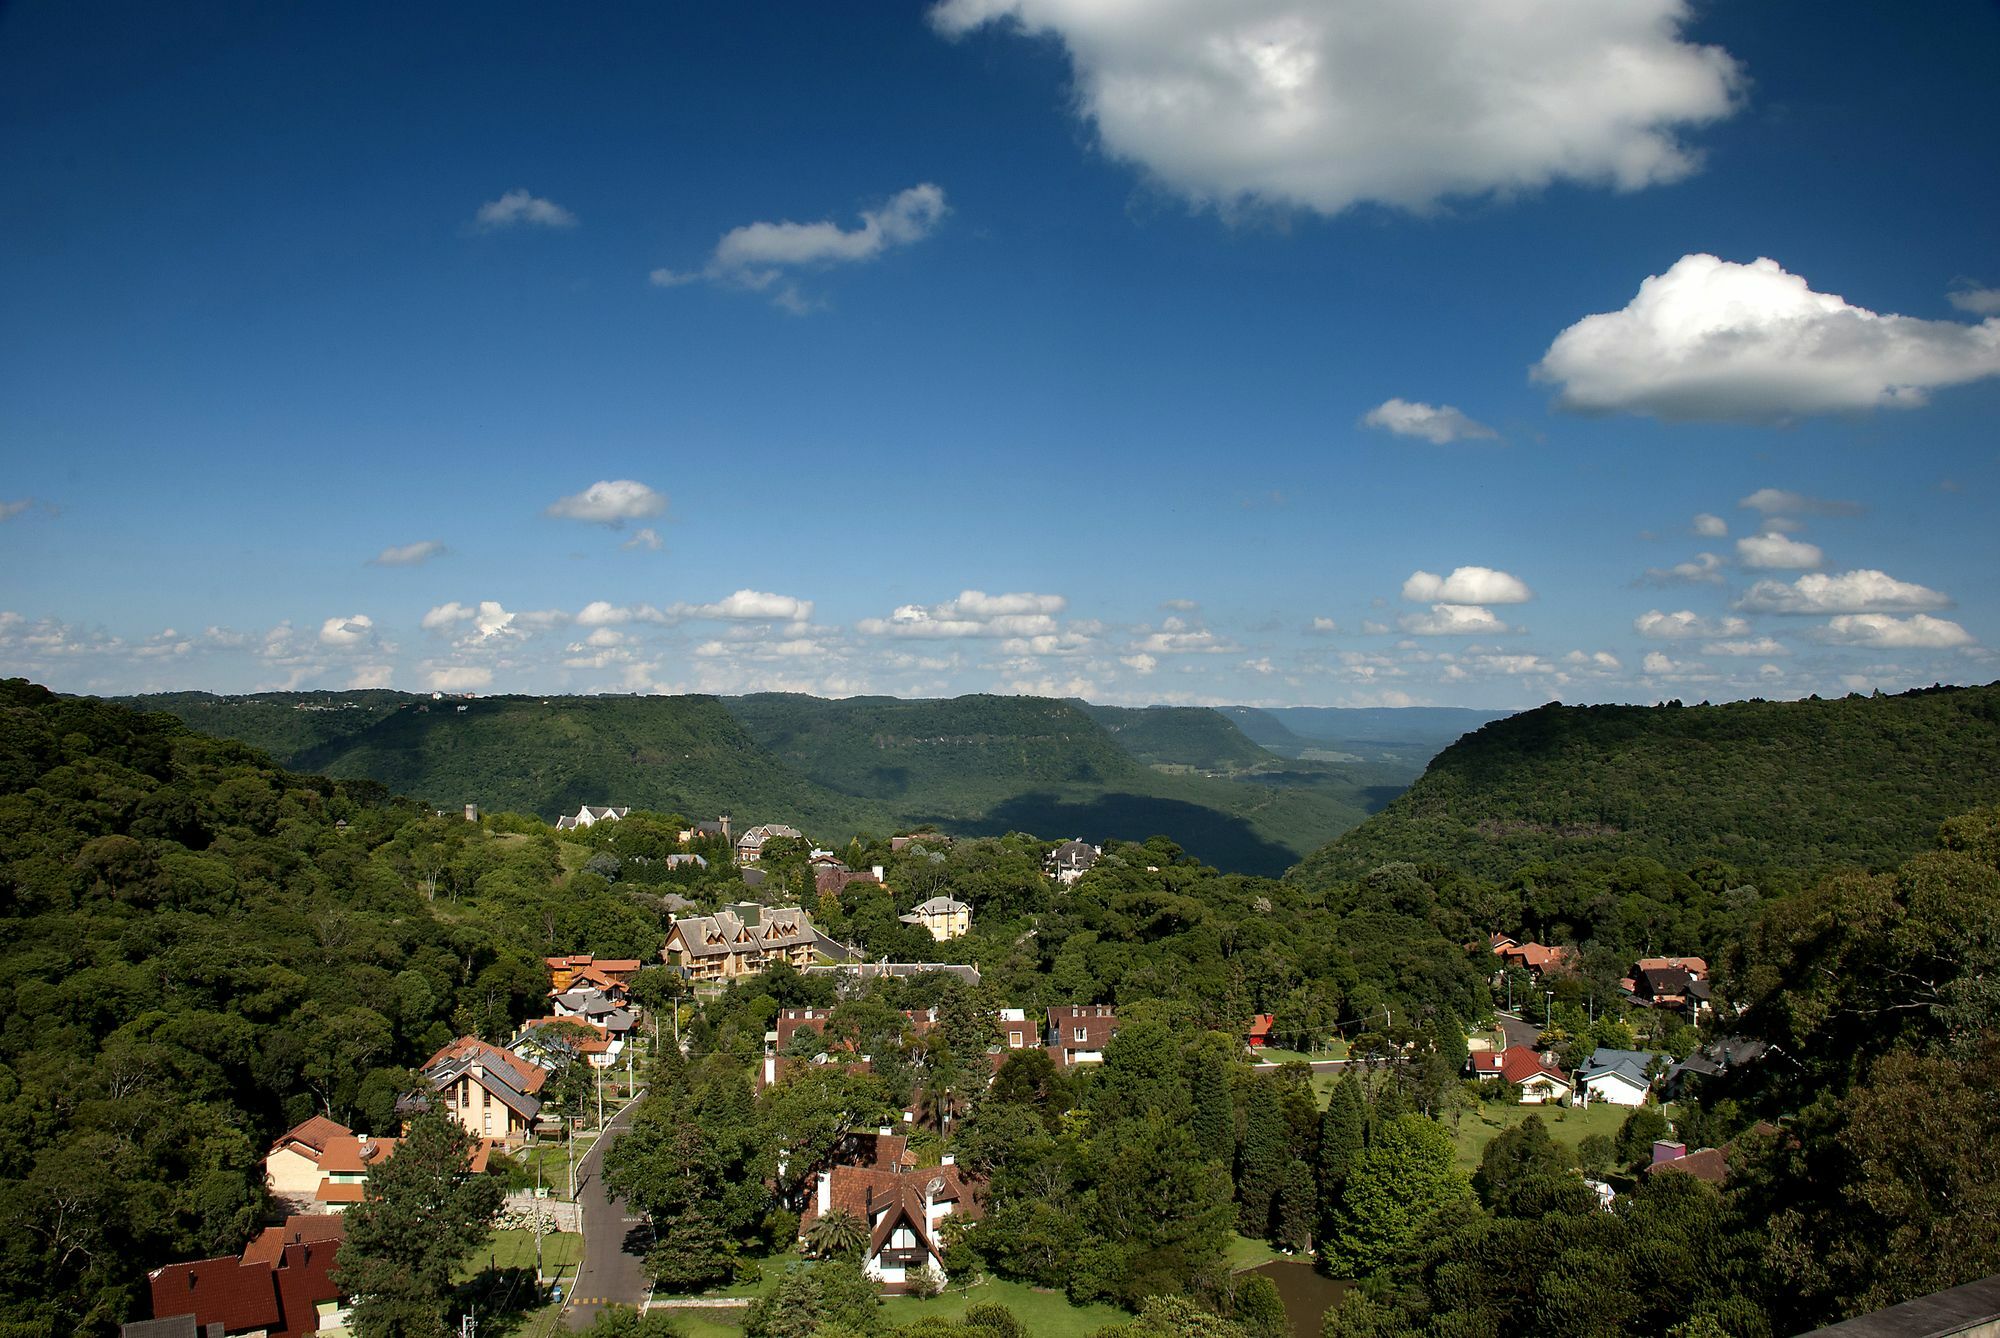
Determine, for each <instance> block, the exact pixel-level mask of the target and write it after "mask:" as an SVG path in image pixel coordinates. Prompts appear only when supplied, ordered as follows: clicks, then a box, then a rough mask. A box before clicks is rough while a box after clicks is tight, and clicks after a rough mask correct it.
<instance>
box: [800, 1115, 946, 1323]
mask: <svg viewBox="0 0 2000 1338" xmlns="http://www.w3.org/2000/svg"><path fill="white" fill-rule="evenodd" d="M879 1142H880V1144H881V1145H889V1144H892V1143H900V1144H902V1145H903V1146H902V1147H901V1149H900V1150H896V1151H895V1152H894V1156H893V1160H890V1161H888V1162H887V1163H886V1164H884V1163H883V1162H882V1160H880V1158H881V1154H882V1152H885V1151H890V1150H891V1149H890V1148H889V1147H886V1146H884V1147H881V1148H879V1149H878V1151H877V1153H876V1160H875V1162H874V1164H872V1165H866V1166H856V1165H847V1164H839V1165H834V1166H831V1167H828V1168H827V1169H825V1170H823V1171H821V1172H820V1173H819V1175H818V1178H817V1180H816V1182H815V1184H814V1187H813V1195H812V1198H811V1200H810V1201H809V1202H808V1203H807V1204H806V1207H805V1211H804V1212H802V1213H801V1214H800V1215H799V1240H800V1241H801V1242H805V1241H808V1240H810V1239H811V1231H812V1225H813V1223H815V1222H817V1221H818V1220H819V1219H820V1218H821V1217H823V1216H825V1215H826V1214H828V1213H832V1212H844V1213H847V1214H849V1215H851V1216H852V1217H854V1218H855V1219H856V1220H857V1221H859V1222H861V1223H862V1224H864V1225H865V1226H866V1228H867V1231H868V1243H867V1244H866V1245H865V1246H864V1247H863V1251H862V1257H861V1269H862V1272H863V1273H865V1274H866V1275H867V1276H868V1277H870V1278H872V1279H874V1280H875V1281H876V1282H878V1283H880V1284H882V1289H883V1290H884V1291H886V1292H891V1293H894V1292H902V1291H906V1290H908V1288H909V1287H910V1285H911V1283H913V1282H914V1281H916V1279H917V1277H918V1275H920V1274H924V1273H928V1274H930V1275H931V1277H932V1279H933V1280H934V1281H936V1282H937V1283H939V1284H943V1283H945V1282H947V1281H948V1280H949V1279H948V1278H947V1277H946V1275H945V1271H944V1250H945V1242H944V1224H945V1222H946V1221H947V1220H949V1219H950V1218H951V1217H953V1216H957V1217H960V1218H963V1219H968V1220H972V1221H977V1220H978V1219H979V1218H980V1217H981V1216H983V1215H984V1213H983V1209H982V1206H981V1204H980V1203H979V1200H978V1199H977V1197H976V1196H975V1195H974V1193H973V1191H972V1187H971V1185H970V1184H969V1183H968V1181H967V1179H966V1177H965V1176H964V1175H963V1174H962V1173H961V1172H960V1171H959V1169H958V1167H957V1166H956V1165H955V1164H953V1161H952V1158H951V1156H950V1154H948V1153H947V1154H946V1155H945V1156H944V1157H943V1158H942V1159H941V1160H940V1161H939V1163H938V1164H937V1165H934V1166H919V1165H917V1164H916V1156H915V1154H913V1153H911V1152H910V1151H909V1149H908V1145H907V1142H906V1141H905V1140H902V1139H900V1138H895V1137H894V1136H893V1135H891V1136H890V1137H888V1138H883V1139H881V1140H879Z"/></svg>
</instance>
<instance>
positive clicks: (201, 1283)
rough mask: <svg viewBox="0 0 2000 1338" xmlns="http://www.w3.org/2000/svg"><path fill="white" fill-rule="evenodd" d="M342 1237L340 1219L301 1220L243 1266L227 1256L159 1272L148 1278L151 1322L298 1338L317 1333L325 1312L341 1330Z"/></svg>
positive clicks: (278, 1231) (268, 1236)
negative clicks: (337, 1264)
mask: <svg viewBox="0 0 2000 1338" xmlns="http://www.w3.org/2000/svg"><path fill="white" fill-rule="evenodd" d="M344 1234H345V1228H344V1225H343V1223H342V1220H341V1218H340V1217H339V1216H337V1215H318V1214H298V1215H294V1216H292V1217H288V1218H286V1219H285V1225H283V1226H281V1227H267V1228H266V1229H265V1230H264V1231H263V1233H262V1234H260V1235H259V1236H258V1237H257V1238H256V1239H255V1240H253V1241H251V1242H250V1245H249V1247H248V1248H247V1249H245V1250H244V1251H243V1257H242V1258H240V1259H237V1258H232V1257H230V1256H228V1255H224V1256H222V1257H220V1258H216V1259H196V1260H193V1261H191V1262H189V1263H182V1264H168V1265H167V1266H166V1267H164V1268H156V1269H154V1270H153V1271H152V1272H151V1273H149V1274H148V1275H147V1281H148V1283H149V1284H150V1287H151V1291H152V1301H153V1316H154V1318H156V1319H172V1318H175V1317H177V1316H181V1315H191V1316H193V1318H194V1322H195V1326H196V1327H197V1328H198V1329H204V1330H205V1329H206V1328H207V1326H209V1325H211V1324H220V1325H221V1326H222V1332H223V1333H224V1334H226V1335H231V1336H232V1338H233V1336H234V1335H237V1334H245V1335H249V1334H263V1335H265V1338H300V1336H301V1335H304V1334H309V1333H316V1332H318V1330H319V1327H320V1320H321V1318H322V1312H323V1311H324V1317H325V1318H327V1319H328V1320H329V1321H330V1322H331V1323H333V1324H338V1323H340V1322H341V1321H342V1318H343V1317H342V1316H340V1315H339V1314H338V1309H339V1307H338V1302H339V1300H340V1288H339V1287H337V1286H335V1285H334V1282H333V1266H334V1259H335V1258H336V1256H337V1255H338V1253H339V1250H340V1242H341V1240H342V1239H343V1237H344Z"/></svg>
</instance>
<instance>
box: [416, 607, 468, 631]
mask: <svg viewBox="0 0 2000 1338" xmlns="http://www.w3.org/2000/svg"><path fill="white" fill-rule="evenodd" d="M470 617H472V610H471V609H469V608H467V607H465V605H463V604H461V603H459V602H458V601H457V600H455V599H454V600H452V601H451V602H450V603H449V604H440V605H438V606H437V607H436V608H434V609H432V610H431V611H430V612H428V613H426V614H425V615H424V618H423V624H422V626H423V629H424V630H425V631H426V632H435V631H437V630H438V629H439V628H444V627H450V626H451V625H452V624H453V623H458V622H463V621H465V620H466V619H467V618H470Z"/></svg>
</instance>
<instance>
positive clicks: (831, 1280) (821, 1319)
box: [743, 1259, 882, 1338]
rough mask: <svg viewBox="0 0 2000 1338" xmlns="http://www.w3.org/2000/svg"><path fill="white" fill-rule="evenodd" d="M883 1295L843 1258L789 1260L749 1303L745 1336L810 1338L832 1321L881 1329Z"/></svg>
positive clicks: (864, 1330)
mask: <svg viewBox="0 0 2000 1338" xmlns="http://www.w3.org/2000/svg"><path fill="white" fill-rule="evenodd" d="M881 1308H882V1297H881V1294H880V1293H879V1292H877V1291H876V1289H875V1284H874V1283H872V1282H870V1281H869V1280H868V1279H867V1278H866V1277H864V1276H863V1275H862V1272H861V1265H860V1264H858V1263H855V1262H853V1261H851V1260H846V1259H822V1260H820V1261H819V1262H818V1263H813V1264H793V1265H791V1266H790V1267H789V1268H787V1269H786V1270H785V1273H784V1276H783V1277H781V1278H780V1279H779V1280H778V1285H777V1286H776V1287H774V1288H772V1290H771V1291H770V1293H769V1294H768V1295H765V1296H762V1297H760V1298H758V1299H757V1300H755V1301H752V1302H751V1303H750V1308H749V1310H747V1311H746V1312H745V1313H744V1316H743V1334H744V1338H813V1336H814V1335H816V1334H819V1333H821V1331H822V1330H823V1329H827V1328H830V1327H832V1326H835V1325H842V1326H845V1330H846V1331H848V1332H852V1333H857V1334H878V1333H880V1332H881V1331H882V1318H881V1314H880V1311H881Z"/></svg>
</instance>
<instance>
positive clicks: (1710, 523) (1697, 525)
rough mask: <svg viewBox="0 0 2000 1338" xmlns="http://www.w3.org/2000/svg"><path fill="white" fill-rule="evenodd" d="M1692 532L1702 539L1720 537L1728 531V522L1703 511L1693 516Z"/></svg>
mask: <svg viewBox="0 0 2000 1338" xmlns="http://www.w3.org/2000/svg"><path fill="white" fill-rule="evenodd" d="M1693 529H1694V532H1695V533H1696V534H1698V535H1700V536H1701V537H1702V538H1704V539H1720V538H1721V537H1722V536H1723V535H1725V534H1728V533H1729V522H1728V521H1726V520H1724V519H1723V518H1722V517H1721V516H1712V515H1710V514H1709V513H1708V512H1706V511H1704V512H1702V513H1701V514H1700V515H1698V516H1696V517H1695V518H1694V525H1693Z"/></svg>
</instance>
